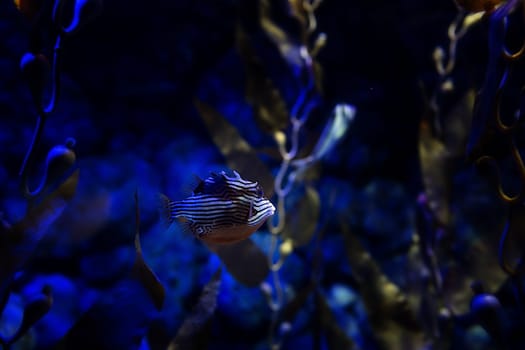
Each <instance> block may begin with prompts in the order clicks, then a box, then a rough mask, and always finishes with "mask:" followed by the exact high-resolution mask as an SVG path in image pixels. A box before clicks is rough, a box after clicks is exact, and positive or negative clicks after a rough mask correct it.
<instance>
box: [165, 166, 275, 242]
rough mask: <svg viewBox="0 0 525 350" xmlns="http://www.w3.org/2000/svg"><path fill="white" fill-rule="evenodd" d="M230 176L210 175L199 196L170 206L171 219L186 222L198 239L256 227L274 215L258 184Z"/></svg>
mask: <svg viewBox="0 0 525 350" xmlns="http://www.w3.org/2000/svg"><path fill="white" fill-rule="evenodd" d="M233 173H234V176H233V177H230V176H228V175H226V173H224V172H221V173H220V174H212V176H210V177H209V178H207V179H206V180H204V184H203V186H202V187H199V188H201V189H202V193H199V194H194V195H192V196H190V197H189V198H187V199H185V200H182V201H176V202H169V204H168V210H169V212H170V216H171V218H172V219H174V218H181V217H182V218H185V219H187V220H188V221H189V225H190V229H192V231H194V233H195V234H197V235H199V236H201V235H210V234H213V230H216V229H220V228H226V227H234V226H240V225H247V226H250V227H255V228H257V227H259V226H260V225H261V224H262V223H263V222H264V221H265V220H266V219H267V218H268V217H269V216H271V215H273V213H274V211H275V208H274V206H273V204H272V203H271V202H270V201H269V200H268V199H266V198H264V196H263V193H262V189H261V187H260V186H259V185H258V183H257V182H251V181H247V180H244V179H242V178H241V177H240V175H239V174H238V173H237V172H235V171H234V172H233ZM207 192H208V193H207ZM195 231H198V232H195Z"/></svg>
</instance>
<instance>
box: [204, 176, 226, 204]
mask: <svg viewBox="0 0 525 350" xmlns="http://www.w3.org/2000/svg"><path fill="white" fill-rule="evenodd" d="M203 193H205V194H209V195H212V196H217V197H223V198H227V197H228V183H227V182H226V178H225V177H224V172H220V173H219V174H217V173H213V172H212V173H211V175H210V176H209V177H208V178H207V179H206V180H205V181H204V185H203Z"/></svg>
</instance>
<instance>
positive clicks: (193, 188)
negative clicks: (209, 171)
mask: <svg viewBox="0 0 525 350" xmlns="http://www.w3.org/2000/svg"><path fill="white" fill-rule="evenodd" d="M203 191H204V180H203V179H201V178H200V176H198V175H196V174H193V176H192V179H191V180H190V182H189V184H188V185H187V186H185V191H184V192H185V195H196V194H200V193H202V192H203Z"/></svg>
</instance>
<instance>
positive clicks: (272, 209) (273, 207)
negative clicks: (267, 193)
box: [268, 201, 275, 216]
mask: <svg viewBox="0 0 525 350" xmlns="http://www.w3.org/2000/svg"><path fill="white" fill-rule="evenodd" d="M268 202H269V203H270V205H271V208H270V214H269V215H268V216H272V215H273V214H275V206H274V205H273V203H272V202H270V201H268Z"/></svg>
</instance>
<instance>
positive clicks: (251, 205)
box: [246, 201, 253, 221]
mask: <svg viewBox="0 0 525 350" xmlns="http://www.w3.org/2000/svg"><path fill="white" fill-rule="evenodd" d="M252 216H253V201H251V202H250V208H249V209H248V217H247V218H246V221H248V220H250V218H251V217H252Z"/></svg>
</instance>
